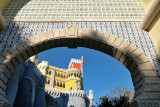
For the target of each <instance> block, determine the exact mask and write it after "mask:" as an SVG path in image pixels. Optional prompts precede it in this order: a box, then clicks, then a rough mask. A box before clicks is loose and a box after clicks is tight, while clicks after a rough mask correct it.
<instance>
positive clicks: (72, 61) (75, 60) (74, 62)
mask: <svg viewBox="0 0 160 107" xmlns="http://www.w3.org/2000/svg"><path fill="white" fill-rule="evenodd" d="M72 64H81V60H79V59H74V58H72V59H71V61H70V63H69V66H68V69H69V68H70V67H71V65H72Z"/></svg>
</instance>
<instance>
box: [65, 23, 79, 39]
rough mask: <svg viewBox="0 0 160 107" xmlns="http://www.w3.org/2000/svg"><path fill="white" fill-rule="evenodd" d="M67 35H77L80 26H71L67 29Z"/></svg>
mask: <svg viewBox="0 0 160 107" xmlns="http://www.w3.org/2000/svg"><path fill="white" fill-rule="evenodd" d="M66 32H67V37H77V32H78V28H77V27H76V26H74V25H71V26H69V27H68V28H67V29H66Z"/></svg>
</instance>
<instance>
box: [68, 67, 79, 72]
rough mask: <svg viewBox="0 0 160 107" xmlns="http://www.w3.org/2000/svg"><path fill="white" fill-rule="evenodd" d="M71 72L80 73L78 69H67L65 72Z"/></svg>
mask: <svg viewBox="0 0 160 107" xmlns="http://www.w3.org/2000/svg"><path fill="white" fill-rule="evenodd" d="M71 71H73V72H81V70H80V69H78V68H69V69H68V70H67V72H71Z"/></svg>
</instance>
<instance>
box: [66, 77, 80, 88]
mask: <svg viewBox="0 0 160 107" xmlns="http://www.w3.org/2000/svg"><path fill="white" fill-rule="evenodd" d="M77 80H78V81H80V88H78V87H76V85H75V84H76V81H77ZM71 88H72V89H73V90H75V89H77V90H78V89H82V85H81V80H80V79H79V78H76V77H70V78H67V80H66V87H65V89H66V90H68V89H71Z"/></svg>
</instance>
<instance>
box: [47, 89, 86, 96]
mask: <svg viewBox="0 0 160 107" xmlns="http://www.w3.org/2000/svg"><path fill="white" fill-rule="evenodd" d="M45 91H46V92H47V93H48V94H50V95H51V96H59V97H60V96H72V97H73V96H74V97H82V98H86V97H87V96H86V93H85V92H84V91H83V90H60V89H55V88H52V87H48V88H46V89H45Z"/></svg>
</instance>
